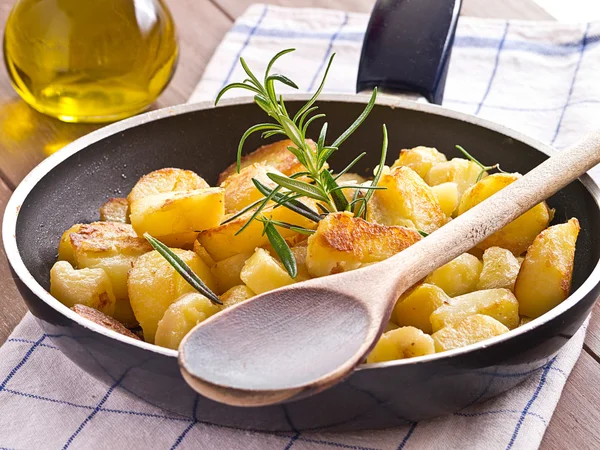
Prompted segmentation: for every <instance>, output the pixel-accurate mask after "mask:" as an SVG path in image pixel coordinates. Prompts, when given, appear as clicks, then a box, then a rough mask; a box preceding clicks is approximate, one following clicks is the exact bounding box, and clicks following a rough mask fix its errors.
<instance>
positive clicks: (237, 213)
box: [221, 198, 265, 225]
mask: <svg viewBox="0 0 600 450" xmlns="http://www.w3.org/2000/svg"><path fill="white" fill-rule="evenodd" d="M264 200H265V199H264V198H259V199H258V200H256V201H255V202H252V203H250V204H249V205H248V206H246V207H244V208H243V209H241V210H240V211H238V212H236V213H235V214H234V215H233V216H231V217H228V218H227V219H225V220H224V221H223V222H221V225H225V224H226V223H229V222H233V221H234V220H235V219H237V218H238V217H240V216H243V215H244V214H246V213H247V212H248V211H250V210H252V209H254V208H256V207H257V206H258V204H259V203H262V202H264Z"/></svg>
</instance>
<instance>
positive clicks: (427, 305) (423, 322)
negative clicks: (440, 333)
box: [392, 284, 450, 334]
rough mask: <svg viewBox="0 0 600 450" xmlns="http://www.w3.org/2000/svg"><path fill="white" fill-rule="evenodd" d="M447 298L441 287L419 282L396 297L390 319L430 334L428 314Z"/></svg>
mask: <svg viewBox="0 0 600 450" xmlns="http://www.w3.org/2000/svg"><path fill="white" fill-rule="evenodd" d="M449 299H450V298H449V297H448V296H447V295H446V293H445V292H444V291H443V290H442V289H441V288H439V287H437V286H434V285H433V284H420V285H418V286H417V287H416V288H414V289H412V290H410V291H408V292H407V293H406V294H404V295H403V296H402V297H400V298H399V299H398V302H397V303H396V306H395V307H394V311H393V312H392V320H393V321H394V323H397V324H398V325H400V326H403V327H404V326H412V327H415V328H419V329H420V330H421V331H423V332H424V333H429V334H431V333H432V331H433V330H432V328H431V321H430V320H429V316H431V313H433V312H434V311H435V310H436V309H438V308H439V307H440V306H442V305H443V304H444V303H447V302H448V301H449Z"/></svg>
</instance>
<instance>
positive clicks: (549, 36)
mask: <svg viewBox="0 0 600 450" xmlns="http://www.w3.org/2000/svg"><path fill="white" fill-rule="evenodd" d="M366 23H367V16H366V15H364V14H348V13H345V12H342V11H332V10H318V9H288V8H277V7H272V6H269V7H267V6H264V5H254V6H252V7H251V8H250V9H249V10H248V11H246V13H245V14H244V15H243V16H242V17H240V18H239V19H238V20H237V21H236V23H235V25H234V27H233V28H232V30H231V31H230V32H229V33H228V34H227V35H226V36H225V38H224V40H223V42H222V43H221V45H220V46H219V48H218V49H217V51H216V53H215V55H214V57H213V59H212V61H211V63H210V64H209V66H208V68H207V69H206V72H205V75H204V77H203V79H202V81H201V83H200V84H199V85H198V88H197V89H196V91H195V93H194V95H193V96H192V98H191V100H190V101H197V100H205V99H213V98H214V96H215V94H216V93H217V92H218V90H219V89H220V88H221V87H222V86H223V85H224V84H225V83H227V82H230V81H233V80H241V79H243V76H242V73H241V71H240V68H239V66H238V63H237V59H238V58H239V56H240V55H243V56H244V58H246V60H247V61H248V63H249V64H250V66H251V67H252V68H253V69H255V70H256V71H257V72H258V73H260V71H261V70H263V69H264V66H265V64H266V61H267V60H268V59H269V58H270V57H271V56H272V55H273V54H274V53H276V52H277V51H279V50H281V49H283V48H286V47H292V46H293V47H296V48H297V49H298V50H297V51H296V52H295V53H293V54H291V55H288V56H287V57H285V58H283V59H282V60H280V63H279V64H277V67H276V69H277V70H278V71H280V72H283V73H285V74H287V75H289V76H290V77H291V78H292V79H293V80H294V81H296V82H297V83H298V85H299V86H300V87H301V90H312V89H314V87H315V83H318V79H319V75H320V73H321V72H322V71H323V64H324V61H325V60H326V58H327V57H328V55H329V54H330V53H331V52H332V51H335V52H336V53H337V57H336V60H335V63H334V66H333V69H332V71H331V74H330V77H329V82H328V83H327V85H326V91H329V92H353V89H354V83H355V80H356V70H357V64H358V56H359V52H360V46H361V42H362V35H363V33H364V30H365V27H366ZM599 40H600V24H590V25H587V24H583V25H565V24H559V23H532V22H518V21H511V22H504V21H497V20H481V19H470V18H461V19H460V22H459V26H458V34H457V38H456V44H455V48H454V51H453V59H452V63H451V68H450V74H449V79H448V85H447V89H446V100H445V106H447V107H450V108H454V109H459V110H462V111H466V112H469V113H477V114H479V115H481V116H483V117H486V118H488V119H492V120H495V121H498V122H501V123H504V124H506V125H509V126H511V127H513V128H516V129H518V130H520V131H522V132H525V133H527V134H529V135H531V136H533V137H536V138H538V139H541V140H543V141H546V142H550V143H553V144H554V145H556V146H557V147H559V148H560V147H562V146H564V145H565V144H567V143H569V142H572V141H573V140H574V139H576V138H577V136H579V135H580V134H581V133H583V132H584V131H585V130H586V129H588V128H591V127H592V125H593V121H594V118H595V117H598V112H599V110H600V85H599V84H598V83H597V82H596V80H597V77H596V72H595V69H596V68H597V67H600V65H599V63H600V46H599V45H598V41H599ZM317 69H318V70H317ZM584 336H585V327H584V328H582V329H581V330H580V331H579V332H578V333H577V334H576V335H575V337H573V338H572V339H571V341H570V342H569V343H568V344H567V345H566V346H565V347H564V349H563V350H562V351H561V352H560V354H559V355H558V356H557V357H556V358H555V359H554V360H552V361H551V362H550V363H549V364H547V365H546V366H544V367H543V368H541V369H539V370H537V371H534V372H533V373H532V374H531V376H529V377H528V378H526V379H525V381H524V382H523V383H522V384H521V385H519V386H518V387H516V388H514V389H512V390H511V391H510V392H508V393H506V394H504V395H501V396H499V397H497V398H495V399H492V400H489V401H487V402H485V403H483V404H479V405H473V406H470V407H467V408H466V409H463V410H462V411H460V412H458V413H456V414H454V415H451V416H447V417H441V418H439V419H436V420H432V421H428V422H420V423H413V424H410V425H407V426H403V427H398V428H393V429H387V430H377V431H360V432H354V433H343V434H334V433H319V432H314V431H312V432H306V433H304V432H302V433H293V432H290V433H260V432H250V431H244V430H237V429H232V428H231V427H220V426H219V425H218V424H211V423H206V422H198V421H195V420H194V415H193V414H190V415H189V416H177V415H174V414H172V413H168V412H165V411H162V410H160V409H159V408H157V407H155V406H153V405H151V404H149V403H148V402H146V401H144V400H143V399H141V398H139V397H134V396H132V395H130V394H129V393H128V392H127V391H126V390H124V389H123V388H121V387H120V386H118V387H116V388H115V387H109V386H106V385H103V384H101V383H99V382H97V381H96V380H94V379H93V378H92V377H91V376H89V375H87V374H86V373H85V372H83V371H82V370H81V369H79V368H78V367H77V366H75V365H74V364H73V363H71V362H70V360H68V359H67V358H66V357H65V356H63V355H62V354H61V353H60V351H59V350H58V349H57V348H56V347H55V346H54V345H53V338H52V337H49V336H46V335H45V334H44V333H43V332H42V331H41V329H40V328H39V327H38V326H37V324H36V323H35V321H34V319H33V318H32V316H31V315H29V314H28V315H27V316H26V318H25V319H24V320H23V322H22V323H21V324H20V325H19V326H18V327H17V328H16V329H15V331H14V332H13V334H12V335H11V337H10V338H9V339H8V341H7V342H6V344H4V346H2V348H0V448H14V449H59V448H82V449H87V448H94V449H96V448H107V449H108V448H110V449H121V448H123V449H125V448H127V449H132V448H152V449H161V448H165V449H168V448H208V449H238V448H239V449H257V450H258V449H282V450H283V449H290V448H292V449H293V450H296V449H297V450H301V449H319V450H320V449H326V448H348V449H363V448H365V449H366V448H369V449H371V448H373V449H411V448H414V449H422V448H426V449H437V448H439V449H447V448H461V449H482V448H485V449H504V448H506V449H510V448H512V449H532V448H537V447H538V446H539V443H540V441H541V439H542V436H543V434H544V431H545V429H546V427H547V426H548V423H549V422H550V419H551V416H552V413H553V411H554V408H555V406H556V404H557V402H558V400H559V398H560V394H561V391H562V389H563V387H564V384H565V382H566V380H567V377H568V376H569V373H570V372H571V369H572V368H573V365H574V364H575V361H576V360H577V358H578V356H579V353H580V351H581V348H582V345H583V340H584ZM54 339H60V338H54Z"/></svg>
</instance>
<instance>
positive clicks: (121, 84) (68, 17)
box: [4, 0, 178, 122]
mask: <svg viewBox="0 0 600 450" xmlns="http://www.w3.org/2000/svg"><path fill="white" fill-rule="evenodd" d="M177 55H178V47H177V37H176V33H175V26H174V24H173V19H172V17H171V14H170V13H169V11H168V9H167V8H166V6H165V5H164V4H163V2H162V0H18V1H17V2H16V4H15V6H14V7H13V10H12V11H11V13H10V16H9V18H8V21H7V24H6V29H5V32H4V59H5V63H6V67H7V68H8V72H9V74H10V79H11V82H12V85H13V87H14V88H15V90H16V91H17V92H18V93H19V95H20V96H21V97H22V98H23V99H24V100H25V101H26V102H27V103H29V104H30V105H31V106H33V107H34V108H35V109H37V110H38V111H40V112H42V113H45V114H48V115H50V116H54V117H57V118H59V119H60V120H63V121H66V122H107V121H113V120H118V119H122V118H124V117H128V116H131V115H133V114H136V113H138V112H140V111H143V110H144V109H146V108H147V107H148V106H149V105H150V104H151V103H152V102H153V101H154V100H155V99H156V98H157V97H158V96H159V94H160V93H161V92H162V91H163V89H164V88H165V87H166V85H167V84H168V83H169V81H170V79H171V76H172V75H173V72H174V70H175V66H176V63H177Z"/></svg>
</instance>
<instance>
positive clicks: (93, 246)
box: [59, 222, 152, 327]
mask: <svg viewBox="0 0 600 450" xmlns="http://www.w3.org/2000/svg"><path fill="white" fill-rule="evenodd" d="M69 240H70V244H71V247H72V249H73V256H74V260H75V262H76V267H77V268H79V269H83V268H100V269H104V271H105V272H106V274H107V275H108V277H109V278H110V281H111V284H112V288H113V292H114V294H115V298H116V306H115V312H114V316H113V317H114V318H115V319H117V320H118V321H119V322H121V323H123V324H124V325H125V326H130V327H133V326H135V325H136V324H137V321H136V319H135V317H134V315H133V311H132V310H131V306H130V304H129V296H128V294H127V272H129V269H131V266H132V265H133V263H134V262H135V261H136V260H137V258H138V257H139V256H140V255H143V254H144V253H147V252H149V251H150V250H152V247H151V246H150V244H149V243H148V242H147V241H146V239H144V238H139V237H138V236H137V235H136V234H135V232H134V231H133V228H132V227H131V225H129V224H125V223H118V222H93V223H90V224H85V225H80V226H79V228H78V230H77V231H76V232H72V233H70V235H69ZM60 257H61V255H60V254H59V258H60Z"/></svg>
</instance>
